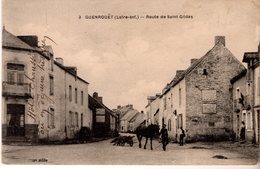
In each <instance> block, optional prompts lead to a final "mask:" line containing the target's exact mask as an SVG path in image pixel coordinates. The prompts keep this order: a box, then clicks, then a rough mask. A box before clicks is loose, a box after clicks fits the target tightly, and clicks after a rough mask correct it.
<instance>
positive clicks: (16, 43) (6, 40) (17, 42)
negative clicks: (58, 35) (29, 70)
mask: <svg viewBox="0 0 260 169" xmlns="http://www.w3.org/2000/svg"><path fill="white" fill-rule="evenodd" d="M2 46H3V47H6V48H11V49H17V50H26V51H33V52H37V53H39V54H40V55H42V56H44V57H45V58H46V59H48V60H49V59H50V58H49V57H48V56H46V55H45V54H44V52H43V51H42V50H41V49H40V48H36V47H31V46H30V45H28V44H27V43H25V42H24V41H22V40H21V39H19V38H18V37H17V36H15V35H13V34H11V33H10V32H8V31H7V30H5V29H3V31H2ZM45 48H46V49H48V51H50V52H51V54H53V50H52V48H51V46H45ZM54 63H55V64H56V65H57V66H58V67H60V68H62V69H63V70H65V71H66V72H67V73H69V74H71V75H73V76H75V74H73V73H72V72H71V71H69V70H67V69H66V67H65V66H63V65H61V64H59V63H58V62H57V61H55V60H54ZM77 78H78V79H79V80H81V81H82V82H84V83H87V84H89V83H88V82H87V81H85V80H84V79H82V78H80V77H79V76H77Z"/></svg>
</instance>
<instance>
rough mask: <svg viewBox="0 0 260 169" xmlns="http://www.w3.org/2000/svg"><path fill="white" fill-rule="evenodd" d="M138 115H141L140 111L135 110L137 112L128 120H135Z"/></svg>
mask: <svg viewBox="0 0 260 169" xmlns="http://www.w3.org/2000/svg"><path fill="white" fill-rule="evenodd" d="M140 115H141V113H139V112H137V113H136V114H135V115H134V116H133V117H132V118H131V119H130V120H129V122H133V121H135V120H136V119H137V117H138V116H140Z"/></svg>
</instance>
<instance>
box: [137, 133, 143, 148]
mask: <svg viewBox="0 0 260 169" xmlns="http://www.w3.org/2000/svg"><path fill="white" fill-rule="evenodd" d="M137 139H138V142H139V148H142V136H141V135H139V136H138V137H137Z"/></svg>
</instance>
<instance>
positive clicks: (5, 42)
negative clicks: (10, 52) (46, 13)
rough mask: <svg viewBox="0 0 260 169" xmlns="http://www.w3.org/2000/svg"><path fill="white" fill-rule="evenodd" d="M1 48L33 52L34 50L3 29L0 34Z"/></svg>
mask: <svg viewBox="0 0 260 169" xmlns="http://www.w3.org/2000/svg"><path fill="white" fill-rule="evenodd" d="M2 46H4V47H11V48H18V49H25V50H35V48H33V47H31V46H30V45H28V44H27V43H25V42H23V41H22V40H20V39H19V38H17V37H16V36H14V35H13V34H11V33H9V32H8V31H6V30H5V29H3V33H2Z"/></svg>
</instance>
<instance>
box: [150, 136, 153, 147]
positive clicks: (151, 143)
mask: <svg viewBox="0 0 260 169" xmlns="http://www.w3.org/2000/svg"><path fill="white" fill-rule="evenodd" d="M150 141H151V142H150V145H151V150H153V137H150Z"/></svg>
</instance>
